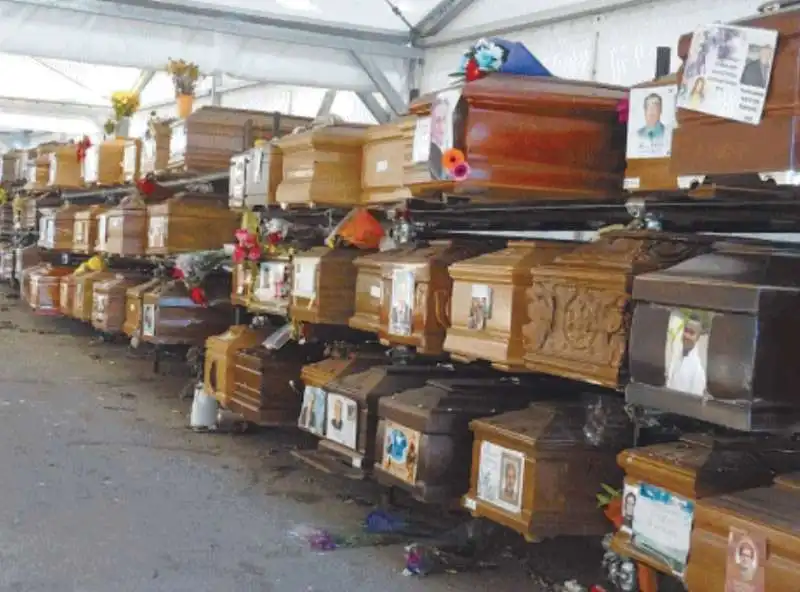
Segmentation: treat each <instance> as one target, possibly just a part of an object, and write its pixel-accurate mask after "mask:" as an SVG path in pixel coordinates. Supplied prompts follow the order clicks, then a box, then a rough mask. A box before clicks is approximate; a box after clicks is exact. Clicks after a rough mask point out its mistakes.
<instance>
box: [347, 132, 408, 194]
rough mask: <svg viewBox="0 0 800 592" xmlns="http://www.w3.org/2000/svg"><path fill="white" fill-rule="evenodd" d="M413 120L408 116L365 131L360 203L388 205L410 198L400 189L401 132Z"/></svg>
mask: <svg viewBox="0 0 800 592" xmlns="http://www.w3.org/2000/svg"><path fill="white" fill-rule="evenodd" d="M416 119H417V118H416V117H415V116H410V117H406V118H403V119H400V120H398V121H393V122H390V123H384V124H383V125H375V126H372V127H370V128H369V129H367V132H366V137H365V141H364V155H363V162H362V168H361V186H362V189H363V191H362V194H361V201H362V203H365V204H380V203H387V202H388V203H391V202H397V201H401V200H404V199H408V198H410V197H411V192H410V191H409V190H408V188H406V187H405V186H404V185H403V170H404V169H403V165H404V162H405V161H404V159H405V150H406V139H405V136H404V130H405V129H406V128H407V127H408V125H409V124H410V123H411V122H416Z"/></svg>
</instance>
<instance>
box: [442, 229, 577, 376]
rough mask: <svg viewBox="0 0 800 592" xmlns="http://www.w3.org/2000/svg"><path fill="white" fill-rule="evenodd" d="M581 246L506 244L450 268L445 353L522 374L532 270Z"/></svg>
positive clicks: (540, 242) (563, 243)
mask: <svg viewBox="0 0 800 592" xmlns="http://www.w3.org/2000/svg"><path fill="white" fill-rule="evenodd" d="M580 244H581V243H573V242H566V241H564V242H559V241H535V242H510V243H509V244H508V247H507V248H506V249H503V250H501V251H497V252H494V253H487V254H485V255H479V256H478V257H474V258H472V259H465V260H463V261H459V262H457V263H454V264H453V265H451V266H450V268H449V273H450V277H451V278H452V280H453V299H452V305H451V307H450V327H449V328H448V329H447V338H446V339H445V343H444V349H445V351H447V352H449V353H450V355H451V356H452V357H454V358H456V359H459V360H462V361H467V362H471V361H475V360H488V361H489V362H491V363H492V364H493V365H494V366H495V367H496V368H499V369H501V370H507V371H524V370H525V366H524V363H523V359H522V358H523V356H524V353H525V350H524V344H523V337H522V328H523V327H524V326H525V325H526V324H527V323H528V321H529V319H528V306H527V300H526V290H527V289H528V287H529V286H530V284H531V268H533V267H534V266H536V265H539V264H544V263H549V262H550V261H552V260H553V259H554V258H555V257H556V256H557V255H559V254H562V253H565V252H567V251H569V250H570V249H573V248H575V247H576V246H578V245H580Z"/></svg>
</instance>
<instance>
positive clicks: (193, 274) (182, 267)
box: [172, 249, 228, 306]
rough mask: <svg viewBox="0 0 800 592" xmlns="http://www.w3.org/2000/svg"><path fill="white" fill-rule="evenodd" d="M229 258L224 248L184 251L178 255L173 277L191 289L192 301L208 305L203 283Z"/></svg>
mask: <svg viewBox="0 0 800 592" xmlns="http://www.w3.org/2000/svg"><path fill="white" fill-rule="evenodd" d="M227 260H228V255H226V254H225V250H224V249H217V250H213V251H195V252H194V253H184V254H182V255H178V257H177V259H176V260H175V267H174V268H173V269H172V277H173V279H176V280H181V281H183V283H184V284H185V285H186V287H187V288H188V289H189V297H190V298H191V299H192V302H194V303H195V304H198V305H200V306H208V298H207V297H206V292H205V290H204V289H203V288H202V283H203V281H204V280H205V279H206V278H207V277H208V275H209V274H210V273H211V272H213V271H216V270H217V269H220V268H221V267H222V265H223V264H224V263H225V262H226V261H227Z"/></svg>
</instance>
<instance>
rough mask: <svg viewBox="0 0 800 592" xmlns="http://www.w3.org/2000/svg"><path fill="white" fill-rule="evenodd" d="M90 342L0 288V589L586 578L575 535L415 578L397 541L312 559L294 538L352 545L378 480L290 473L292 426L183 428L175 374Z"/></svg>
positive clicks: (363, 586) (584, 545)
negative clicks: (307, 531) (241, 430)
mask: <svg viewBox="0 0 800 592" xmlns="http://www.w3.org/2000/svg"><path fill="white" fill-rule="evenodd" d="M94 337H95V336H94V335H93V333H92V332H91V331H90V330H89V329H88V328H87V327H85V326H84V325H81V324H79V323H77V322H75V321H73V320H69V319H58V318H50V317H36V316H34V315H32V314H31V312H30V310H29V309H28V308H27V307H26V306H25V304H24V303H22V302H20V301H18V300H14V299H11V298H10V297H9V296H8V295H7V290H6V291H4V293H0V592H6V591H8V592H12V591H13V592H162V591H163V592H184V591H186V592H190V591H191V592H204V591H224V592H240V591H241V592H249V591H253V592H259V591H265V592H266V591H269V592H308V591H314V592H355V591H359V592H371V591H376V592H401V591H407V590H426V591H430V592H439V591H446V590H492V591H493V592H506V591H508V592H510V591H514V592H518V591H520V590H529V591H538V590H547V589H550V586H548V585H546V584H545V582H547V581H550V582H563V581H564V580H566V579H570V578H573V577H577V578H578V579H579V580H582V581H583V582H584V583H587V584H588V583H591V580H592V579H593V578H594V577H596V572H597V564H598V563H599V561H600V556H601V551H600V549H599V547H598V545H597V541H592V540H583V539H565V540H556V541H547V542H544V543H539V544H536V545H525V544H522V543H521V541H519V539H518V537H516V535H511V534H509V533H503V532H499V533H498V532H494V533H493V534H492V535H487V536H491V537H493V539H492V540H491V541H489V542H488V546H489V547H490V549H491V550H492V551H493V553H492V557H491V558H489V559H490V560H491V562H492V564H493V566H489V567H485V568H484V569H480V570H478V571H468V570H462V569H458V570H456V571H457V572H458V573H439V574H435V575H431V576H428V577H426V578H413V577H412V578H409V577H403V576H402V575H401V571H402V568H403V544H402V542H400V541H397V542H396V543H395V544H391V545H388V546H375V545H373V544H371V543H370V542H367V543H366V544H363V545H362V546H356V547H353V548H340V549H336V550H334V551H330V552H324V553H321V552H315V551H313V550H311V549H310V548H309V547H308V544H307V542H306V541H305V540H303V539H302V538H297V537H295V536H293V535H292V532H294V531H297V530H298V527H301V528H302V527H303V526H311V527H319V528H325V529H328V530H329V531H330V532H332V533H334V534H336V535H342V536H348V535H351V534H354V533H358V531H359V528H360V524H361V522H362V520H363V518H364V516H365V515H366V514H367V513H368V512H369V511H370V510H371V509H373V508H374V507H376V506H377V504H378V503H379V500H380V497H381V496H380V490H379V489H378V488H377V487H376V486H375V485H373V484H369V483H366V484H364V483H354V482H351V481H347V480H344V479H341V478H337V477H334V476H330V475H325V474H321V473H319V472H315V471H314V470H313V469H311V468H307V467H305V466H304V465H302V464H301V463H299V462H298V461H296V460H295V459H294V458H293V457H292V455H291V451H292V450H293V449H296V448H302V447H307V446H310V445H312V442H310V441H308V440H306V439H305V438H303V437H302V436H300V435H299V434H297V433H296V432H295V431H293V430H286V431H258V432H256V433H249V434H244V435H242V434H196V433H193V432H191V431H189V430H187V429H186V423H187V411H188V408H189V404H188V402H185V401H183V402H182V401H180V400H179V399H178V396H177V394H178V392H179V390H180V388H181V387H182V386H183V384H184V383H185V380H186V375H185V373H183V371H182V367H181V366H180V365H178V364H171V365H170V364H168V365H167V366H166V369H165V371H164V372H165V374H166V375H154V374H153V373H152V369H151V363H150V362H149V361H148V360H147V359H143V358H141V357H140V355H132V353H131V352H130V351H129V349H128V348H127V347H126V346H125V345H124V344H117V345H112V344H106V343H100V344H98V343H94V342H93V339H94ZM414 511H415V512H417V514H415V516H417V517H420V516H421V517H424V516H425V510H421V509H420V510H417V509H415V510H414ZM440 514H441V513H437V515H438V518H441V515H440ZM444 522H446V523H447V524H448V525H450V526H452V525H457V524H459V523H460V520H459V519H458V518H453V519H452V520H451V519H450V518H448V519H447V520H444ZM441 527H442V528H445V525H441ZM447 527H449V526H447Z"/></svg>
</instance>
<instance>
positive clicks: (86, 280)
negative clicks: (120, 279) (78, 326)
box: [72, 271, 116, 322]
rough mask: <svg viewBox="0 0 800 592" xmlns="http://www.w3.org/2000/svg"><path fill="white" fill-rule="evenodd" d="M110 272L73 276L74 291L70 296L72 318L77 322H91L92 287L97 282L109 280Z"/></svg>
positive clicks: (111, 274) (92, 306) (111, 273)
mask: <svg viewBox="0 0 800 592" xmlns="http://www.w3.org/2000/svg"><path fill="white" fill-rule="evenodd" d="M115 275H116V274H115V273H114V272H112V271H90V272H88V273H83V274H80V275H76V276H75V289H74V292H73V294H72V316H73V317H75V318H76V319H78V320H79V321H86V322H91V321H92V311H93V309H94V300H93V299H94V287H95V285H96V284H97V282H102V281H104V280H108V279H111V278H113V277H114V276H115Z"/></svg>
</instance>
